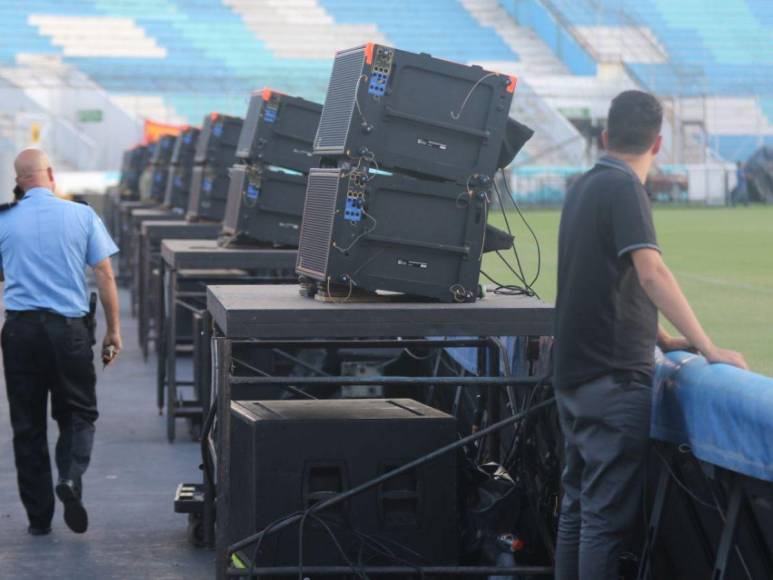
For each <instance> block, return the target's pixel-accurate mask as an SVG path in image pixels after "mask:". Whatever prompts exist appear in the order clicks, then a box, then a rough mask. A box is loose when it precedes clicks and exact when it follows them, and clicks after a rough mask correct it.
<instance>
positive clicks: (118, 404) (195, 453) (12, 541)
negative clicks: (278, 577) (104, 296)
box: [0, 291, 214, 580]
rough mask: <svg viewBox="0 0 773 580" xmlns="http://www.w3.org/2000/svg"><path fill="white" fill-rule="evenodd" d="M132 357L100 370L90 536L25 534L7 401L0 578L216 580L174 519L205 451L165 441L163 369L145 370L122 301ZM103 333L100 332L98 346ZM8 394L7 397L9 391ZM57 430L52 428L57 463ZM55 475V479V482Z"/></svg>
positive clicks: (58, 524) (56, 529)
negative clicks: (179, 493)
mask: <svg viewBox="0 0 773 580" xmlns="http://www.w3.org/2000/svg"><path fill="white" fill-rule="evenodd" d="M121 304H122V306H123V308H122V317H123V324H124V327H123V334H124V348H125V350H124V352H123V354H122V355H121V358H120V359H119V360H118V361H117V362H116V364H115V367H109V368H108V369H107V370H106V371H105V372H102V369H101V365H99V367H98V371H97V372H98V375H99V384H98V387H97V389H98V396H99V410H100V413H101V416H100V418H99V421H97V434H96V444H95V449H94V456H93V458H92V463H91V467H90V468H89V470H88V472H87V473H86V476H85V479H84V489H85V505H86V507H87V508H88V510H89V519H90V526H89V531H88V532H87V533H86V534H84V535H76V534H73V533H72V532H71V531H70V530H69V529H67V527H66V526H65V525H64V522H63V521H62V509H61V504H59V505H57V508H56V510H57V511H56V514H55V515H54V523H53V532H52V533H51V534H50V535H48V536H45V537H40V538H35V537H32V536H29V535H28V534H27V531H26V528H27V521H26V516H25V515H24V511H23V508H22V505H21V501H20V500H19V496H18V492H17V488H16V470H15V468H14V464H13V453H12V448H11V428H10V425H9V420H8V403H7V400H6V397H5V394H2V395H0V578H3V579H5V578H8V579H11V578H14V579H19V580H21V579H26V578H36V579H44V580H49V579H54V578H56V579H64V578H67V579H71V578H72V579H76V578H77V579H78V580H109V579H116V580H118V579H120V580H125V579H140V578H142V579H145V578H153V579H159V580H161V579H163V580H173V579H174V580H179V579H182V578H185V579H186V580H204V579H210V578H212V577H213V576H214V564H213V563H214V552H212V551H209V550H206V549H195V548H193V547H192V546H191V545H190V544H189V543H188V541H187V540H186V520H185V518H184V517H183V516H181V515H179V514H175V513H174V511H173V505H172V499H173V495H174V490H175V488H176V487H177V484H178V483H180V482H181V481H197V480H199V479H200V478H201V474H200V472H199V471H198V469H197V468H196V466H197V465H199V463H201V456H200V452H199V446H198V444H196V443H193V442H191V441H190V439H189V438H187V437H183V438H181V439H180V440H179V441H178V443H176V444H175V445H169V443H167V441H166V435H165V429H166V426H165V425H166V422H165V421H166V420H165V418H163V417H159V416H158V414H157V411H156V404H155V399H156V384H155V374H156V366H155V362H147V363H144V362H143V361H142V357H141V355H140V352H139V349H138V347H137V346H136V341H135V340H134V334H135V333H136V329H135V325H136V321H135V320H132V319H130V318H129V315H128V296H127V294H126V292H125V291H124V292H122V293H121ZM104 329H105V326H104V324H103V322H102V321H100V323H99V335H100V340H101V337H102V333H103V332H104ZM2 390H3V391H5V388H3V389H2ZM56 434H57V428H56V424H55V423H54V422H50V424H49V439H50V441H51V453H52V459H53V443H54V441H55V437H56ZM55 475H56V474H55Z"/></svg>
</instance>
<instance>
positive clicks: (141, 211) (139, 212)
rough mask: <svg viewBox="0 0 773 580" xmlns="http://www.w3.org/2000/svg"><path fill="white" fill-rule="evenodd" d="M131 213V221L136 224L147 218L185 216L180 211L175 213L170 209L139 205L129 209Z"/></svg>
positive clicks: (158, 218)
mask: <svg viewBox="0 0 773 580" xmlns="http://www.w3.org/2000/svg"><path fill="white" fill-rule="evenodd" d="M129 211H130V213H131V221H132V223H134V224H138V223H141V222H144V221H147V220H172V221H175V220H180V221H182V220H184V219H185V216H184V215H182V214H181V213H177V212H175V211H173V210H171V209H164V208H160V207H149V208H148V207H139V208H136V209H131V210H129Z"/></svg>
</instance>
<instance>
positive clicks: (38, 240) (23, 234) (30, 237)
mask: <svg viewBox="0 0 773 580" xmlns="http://www.w3.org/2000/svg"><path fill="white" fill-rule="evenodd" d="M117 252H118V248H117V247H116V245H115V243H113V240H112V239H111V238H110V235H109V234H108V233H107V230H106V229H105V226H104V224H103V223H102V220H101V219H99V217H98V216H97V214H96V213H94V210H92V209H91V208H90V207H88V206H86V205H83V204H80V203H74V202H72V201H65V200H63V199H59V198H57V197H55V196H54V194H53V193H51V192H50V191H49V190H48V189H45V188H43V187H35V188H33V189H30V190H29V191H28V192H27V193H26V194H25V196H24V197H23V198H22V200H21V201H20V202H19V204H18V205H17V206H16V207H14V208H11V209H9V210H8V211H5V212H2V213H0V268H2V270H3V272H4V274H5V288H4V294H3V299H4V302H5V308H6V309H7V310H47V311H51V312H56V313H58V314H61V315H62V316H67V317H71V318H76V317H81V316H84V315H86V314H88V311H89V298H88V287H87V285H86V272H85V269H86V266H87V265H88V266H94V265H96V264H97V263H99V262H101V261H102V260H104V259H105V258H107V257H109V256H112V255H113V254H115V253H117Z"/></svg>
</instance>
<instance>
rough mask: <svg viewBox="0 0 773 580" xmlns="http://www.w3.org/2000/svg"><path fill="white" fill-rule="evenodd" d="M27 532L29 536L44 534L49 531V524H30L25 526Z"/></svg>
mask: <svg viewBox="0 0 773 580" xmlns="http://www.w3.org/2000/svg"><path fill="white" fill-rule="evenodd" d="M27 532H28V533H29V535H30V536H46V535H48V534H50V533H51V526H46V527H39V526H33V525H32V524H30V526H29V527H28V528H27Z"/></svg>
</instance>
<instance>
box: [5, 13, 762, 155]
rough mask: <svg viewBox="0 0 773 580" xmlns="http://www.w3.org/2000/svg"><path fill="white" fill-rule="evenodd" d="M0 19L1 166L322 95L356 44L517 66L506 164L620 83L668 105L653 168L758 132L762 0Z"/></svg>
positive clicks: (746, 144) (599, 106)
mask: <svg viewBox="0 0 773 580" xmlns="http://www.w3.org/2000/svg"><path fill="white" fill-rule="evenodd" d="M441 14H442V16H440V15H441ZM0 18H2V21H3V22H4V24H5V33H4V40H3V42H2V43H1V44H0V89H2V91H3V95H4V97H5V102H6V103H8V106H6V107H5V112H4V113H3V116H2V118H1V119H0V161H3V162H5V161H7V159H6V158H7V157H8V155H10V153H11V152H12V151H13V150H15V149H18V148H19V147H21V146H24V145H28V144H30V142H37V143H41V144H43V145H44V146H46V147H47V148H48V149H50V150H52V151H53V153H54V156H55V158H56V160H57V162H58V163H59V164H60V165H62V166H63V167H65V168H68V169H73V170H114V169H116V168H117V166H118V163H119V160H120V152H121V151H122V150H124V149H125V148H126V147H127V146H129V145H130V144H132V143H133V142H136V141H137V140H138V139H139V138H140V136H141V124H142V121H143V120H144V119H146V118H149V119H153V120H156V121H160V122H168V123H199V122H200V120H201V118H202V117H203V116H204V115H205V114H207V113H209V112H211V111H221V112H224V113H231V114H243V113H244V111H245V109H246V103H247V97H248V95H249V93H250V90H252V89H254V88H256V87H261V86H272V87H275V88H277V89H279V90H284V91H287V92H288V93H291V94H298V95H303V96H304V97H306V98H309V99H312V100H317V101H321V100H322V99H323V95H324V91H325V87H326V83H327V78H328V75H329V72H330V67H331V63H332V56H333V54H334V52H335V51H336V50H338V49H341V48H346V47H351V46H354V45H358V44H362V43H365V42H367V41H376V42H383V43H386V44H391V45H394V46H398V47H400V48H404V49H407V50H413V51H423V52H429V53H431V54H433V55H435V56H439V57H443V58H448V59H451V60H457V61H462V62H467V63H479V64H481V65H482V66H484V67H486V68H492V69H495V70H499V71H502V72H509V73H513V74H516V75H518V77H519V90H518V94H517V98H516V99H515V102H514V105H513V107H514V110H513V114H514V115H515V116H517V117H519V118H521V119H522V120H523V121H525V122H526V123H528V124H530V125H532V126H534V127H535V128H536V129H537V136H536V137H535V139H533V140H532V142H531V143H530V144H529V146H528V148H527V150H526V154H525V155H524V156H523V157H522V158H521V159H520V160H519V163H520V164H521V165H523V164H530V165H537V164H538V165H548V166H561V167H573V166H583V165H584V164H587V163H588V161H589V159H590V158H591V156H592V155H593V154H594V152H595V151H594V147H593V143H592V140H591V138H590V137H589V134H588V129H589V127H593V126H598V125H599V124H601V123H603V117H604V115H605V112H606V108H607V106H608V102H609V99H610V98H611V97H612V96H613V95H614V94H616V93H617V92H619V91H620V90H621V89H624V88H631V87H641V88H644V89H647V90H651V91H653V92H655V93H656V94H658V95H659V96H661V97H662V98H663V99H664V102H665V103H666V107H667V112H668V115H667V127H666V129H665V133H666V134H665V138H666V139H665V140H666V147H665V150H664V152H663V159H662V161H663V163H670V164H674V163H676V164H683V163H711V162H717V161H721V160H725V161H734V160H736V159H745V158H746V157H748V156H749V155H750V154H751V153H752V152H753V151H754V150H756V149H757V148H758V147H759V146H760V145H762V144H764V143H773V51H771V50H770V46H771V41H773V37H772V33H771V29H772V27H771V25H772V24H773V5H771V3H770V2H767V1H766V0H727V1H725V2H722V3H713V2H712V3H708V4H707V3H702V2H698V1H696V0H680V2H667V1H665V0H639V1H637V2H633V1H632V0H615V1H614V2H613V1H612V0H422V1H421V2H415V1H411V0H393V1H391V2H367V1H366V2H362V1H359V0H357V1H355V0H195V1H187V0H68V1H65V2H61V1H58V0H27V1H25V2H23V3H22V2H17V1H15V0H0ZM95 111H97V112H98V114H97V115H96V118H95V117H94V112H95ZM89 113H91V115H89ZM33 136H34V137H35V139H32V138H31V137H33ZM6 165H7V163H6Z"/></svg>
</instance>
